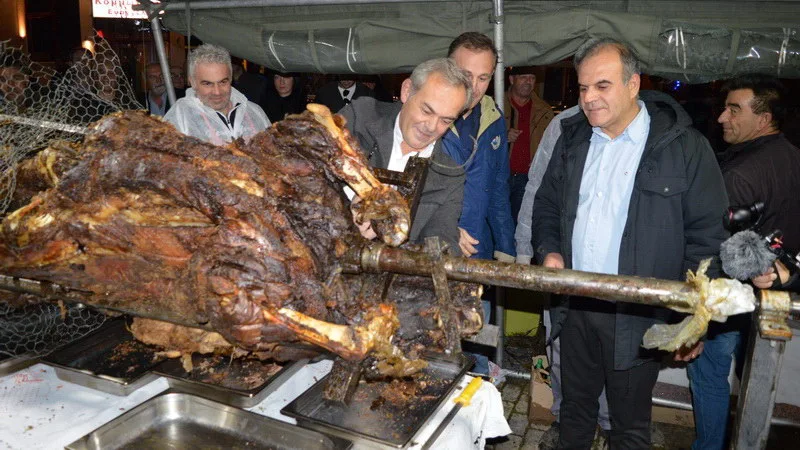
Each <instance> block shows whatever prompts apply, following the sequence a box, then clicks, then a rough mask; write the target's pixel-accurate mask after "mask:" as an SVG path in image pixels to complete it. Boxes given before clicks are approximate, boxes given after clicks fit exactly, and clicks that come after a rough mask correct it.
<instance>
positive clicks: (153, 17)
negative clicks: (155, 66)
mask: <svg viewBox="0 0 800 450" xmlns="http://www.w3.org/2000/svg"><path fill="white" fill-rule="evenodd" d="M147 3H148V4H149V5H150V8H149V9H148V11H147V17H148V18H149V19H150V29H151V30H152V31H153V40H154V41H155V43H156V52H157V53H158V63H159V64H160V65H161V74H162V77H163V78H164V84H166V85H167V97H168V98H169V103H170V105H174V104H175V102H176V101H177V97H176V96H175V87H174V86H173V85H172V75H171V74H170V73H169V61H167V51H166V49H165V48H164V36H163V35H162V34H161V23H160V22H159V21H158V15H159V11H160V10H161V8H158V7H155V5H153V4H152V3H150V2H149V0H147Z"/></svg>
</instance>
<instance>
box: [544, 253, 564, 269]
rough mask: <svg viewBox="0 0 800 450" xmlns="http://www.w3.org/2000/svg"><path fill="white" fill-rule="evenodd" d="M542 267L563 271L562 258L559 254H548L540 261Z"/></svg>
mask: <svg viewBox="0 0 800 450" xmlns="http://www.w3.org/2000/svg"><path fill="white" fill-rule="evenodd" d="M542 266H544V267H548V268H550V269H563V268H564V257H563V256H561V253H548V254H547V256H545V257H544V261H542Z"/></svg>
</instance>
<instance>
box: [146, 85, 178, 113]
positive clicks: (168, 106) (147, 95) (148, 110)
mask: <svg viewBox="0 0 800 450" xmlns="http://www.w3.org/2000/svg"><path fill="white" fill-rule="evenodd" d="M185 95H186V89H175V98H176V99H179V98H182V97H183V96H185ZM166 99H167V107H166V108H164V114H166V113H167V111H169V109H170V108H172V103H170V101H169V95H167V96H166ZM139 102H140V103H141V104H142V105H144V109H145V110H146V111H147V112H150V92H149V91H147V92H145V93H144V96H140V97H139Z"/></svg>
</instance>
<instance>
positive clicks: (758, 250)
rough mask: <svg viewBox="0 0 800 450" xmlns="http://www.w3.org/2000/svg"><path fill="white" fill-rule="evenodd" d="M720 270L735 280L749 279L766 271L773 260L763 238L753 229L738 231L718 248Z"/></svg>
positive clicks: (773, 257)
mask: <svg viewBox="0 0 800 450" xmlns="http://www.w3.org/2000/svg"><path fill="white" fill-rule="evenodd" d="M719 257H720V260H721V261H722V270H724V271H725V273H727V274H728V275H729V276H731V277H732V278H735V279H737V280H749V279H750V278H753V277H755V276H757V275H761V274H762V273H764V272H766V271H767V269H769V268H770V267H771V266H772V263H773V262H775V258H776V256H775V254H774V253H772V251H770V249H769V247H768V246H767V243H766V242H765V241H764V238H762V237H761V236H759V235H758V233H756V232H755V231H751V230H744V231H740V232H738V233H736V234H734V235H733V236H731V237H730V238H728V240H726V241H725V242H723V243H722V245H721V246H720V248H719Z"/></svg>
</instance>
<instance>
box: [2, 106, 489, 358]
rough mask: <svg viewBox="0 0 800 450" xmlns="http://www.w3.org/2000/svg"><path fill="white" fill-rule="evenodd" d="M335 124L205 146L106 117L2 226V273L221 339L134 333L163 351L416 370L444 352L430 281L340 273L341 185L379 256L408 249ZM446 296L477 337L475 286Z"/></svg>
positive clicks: (393, 195) (160, 327) (344, 237)
mask: <svg viewBox="0 0 800 450" xmlns="http://www.w3.org/2000/svg"><path fill="white" fill-rule="evenodd" d="M313 108H314V107H312V109H313ZM337 120H341V119H340V118H338V116H337V117H336V118H333V117H331V116H330V113H329V112H327V110H326V109H324V108H318V109H314V110H313V112H305V113H304V114H302V115H299V116H293V117H290V118H288V119H287V120H284V121H281V122H279V123H277V124H275V125H274V126H273V127H271V128H270V129H269V130H268V131H267V132H264V133H261V134H259V135H257V136H256V137H254V138H253V139H252V140H251V141H250V142H249V143H247V144H243V143H241V142H239V143H234V144H232V145H229V146H226V147H217V146H213V145H210V144H207V143H204V142H201V141H198V140H196V139H193V138H189V137H186V136H183V135H181V134H180V133H178V132H177V131H176V130H175V129H174V128H173V127H172V126H171V125H170V124H168V123H166V122H163V121H160V120H158V119H154V118H150V117H148V116H146V115H144V114H142V113H134V112H126V113H119V114H114V115H111V116H107V117H106V118H104V119H103V120H101V121H99V122H98V123H97V124H95V125H94V126H93V127H92V128H91V131H90V133H89V134H88V135H87V137H86V139H85V142H84V145H83V148H82V149H81V151H80V161H79V162H78V163H77V165H75V167H73V168H72V169H70V170H69V171H67V172H66V173H64V174H63V175H62V176H61V177H60V179H59V181H58V184H57V185H56V186H55V187H54V188H52V189H49V190H47V191H45V192H44V193H41V194H39V195H37V196H35V197H34V198H33V199H32V200H31V201H30V203H29V204H27V205H26V206H23V207H22V208H20V209H18V210H16V211H14V212H13V213H11V214H9V215H8V216H7V217H6V218H5V220H4V221H3V223H2V227H1V228H0V233H2V235H1V236H0V238H1V239H2V241H1V242H0V271H2V273H4V274H7V275H13V276H20V277H26V278H33V279H38V280H47V281H52V282H55V283H58V284H61V285H64V286H68V287H71V288H75V289H81V290H86V291H90V292H93V293H95V294H97V297H98V298H102V304H103V305H104V306H111V307H116V308H119V309H122V310H132V311H136V312H138V313H144V314H146V315H150V316H154V317H169V318H173V319H174V318H179V319H180V320H178V321H179V322H182V323H184V324H188V325H197V326H204V327H205V328H206V329H211V330H213V331H215V332H218V333H219V334H220V335H221V336H222V337H223V338H224V340H219V339H216V338H209V337H208V336H207V335H205V334H204V333H206V332H205V331H200V330H198V331H187V330H183V329H182V331H181V333H178V332H176V331H174V330H175V329H174V328H172V327H174V325H164V324H157V323H147V322H139V323H137V324H135V325H134V327H133V331H134V332H136V333H137V335H138V337H140V338H141V339H142V340H145V341H146V342H150V343H156V344H161V345H164V346H166V347H168V348H169V349H172V350H182V349H181V348H175V347H181V346H183V347H184V349H185V350H202V349H205V350H206V351H221V350H224V347H225V344H224V343H228V344H229V345H230V346H231V347H232V348H233V347H235V348H236V349H237V352H243V351H246V352H250V353H252V354H256V355H257V356H259V357H262V358H275V359H279V360H287V359H296V358H300V357H305V356H308V355H309V354H313V353H317V352H319V351H320V348H319V347H322V348H325V349H327V350H330V351H332V352H335V353H336V354H338V355H340V356H342V357H343V358H345V359H350V360H360V359H363V358H365V357H366V356H367V355H371V357H374V358H377V359H382V360H383V361H384V362H385V361H386V360H389V359H391V360H392V361H395V362H396V361H398V360H400V361H406V360H411V359H415V358H417V357H419V355H420V353H421V351H422V350H424V349H425V348H429V349H430V348H434V349H435V348H436V346H437V345H439V346H441V340H442V332H441V321H440V320H439V316H440V314H439V311H438V306H437V304H436V302H435V300H434V296H433V293H432V289H433V288H432V284H431V283H430V282H429V281H427V280H425V279H424V278H415V277H399V276H398V277H395V278H394V279H392V280H389V281H387V280H386V277H387V275H366V274H363V275H343V274H342V273H341V271H340V270H339V267H338V263H337V260H338V258H339V257H341V256H342V255H343V254H344V252H345V251H346V250H348V249H349V248H351V247H352V246H355V245H359V244H361V243H363V242H364V241H363V238H361V236H360V234H359V233H358V231H357V229H356V228H355V226H354V225H353V223H352V217H351V212H350V210H349V202H348V201H347V199H346V197H344V195H343V194H342V191H341V181H345V182H346V183H347V184H349V185H350V186H351V187H352V188H353V189H354V190H355V191H356V192H357V193H358V195H359V196H360V197H361V198H363V199H364V200H363V201H362V202H361V203H360V204H359V207H358V208H357V209H356V214H358V215H360V216H361V218H362V219H366V220H371V221H372V223H373V226H374V228H375V229H376V230H377V231H378V233H379V235H380V236H381V237H382V239H383V240H384V242H386V243H387V244H389V245H398V244H400V243H401V242H402V241H403V240H404V239H405V237H406V235H407V232H408V229H409V217H408V208H407V206H406V205H405V203H404V201H403V199H402V197H400V195H399V194H398V193H397V192H396V191H394V190H393V189H391V188H390V187H388V186H385V185H382V184H381V183H380V182H378V180H377V179H375V177H374V176H373V175H372V173H371V171H370V170H369V168H368V166H367V164H366V161H365V159H364V157H363V156H362V153H361V151H360V150H359V149H358V148H357V144H355V143H354V142H355V141H354V140H353V139H352V138H351V137H350V136H349V135H348V133H347V132H346V131H343V130H342V127H341V125H342V124H341V123H337V122H336V121H337ZM340 180H341V181H340ZM382 283H383V284H382ZM451 285H452V289H453V292H454V294H455V295H454V297H455V298H456V299H457V302H458V303H457V304H458V308H457V309H458V314H456V317H457V318H458V319H459V321H460V323H461V326H462V330H463V332H464V333H465V334H469V333H474V332H476V331H477V330H478V329H479V328H480V326H481V319H480V314H479V311H480V304H479V302H478V298H479V287H477V286H475V285H471V284H463V283H451ZM376 286H387V288H386V289H376V288H375V287H376ZM384 292H386V294H385V295H383V293H384ZM409 297H411V298H409ZM184 332H185V333H184ZM176 336H185V337H179V338H176ZM169 338H172V339H169ZM176 341H177V342H176ZM182 343H183V345H182ZM209 349H210V350H209ZM392 364H394V363H392ZM384 367H386V366H385V365H384ZM389 371H390V370H389V369H388V368H387V372H389Z"/></svg>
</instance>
